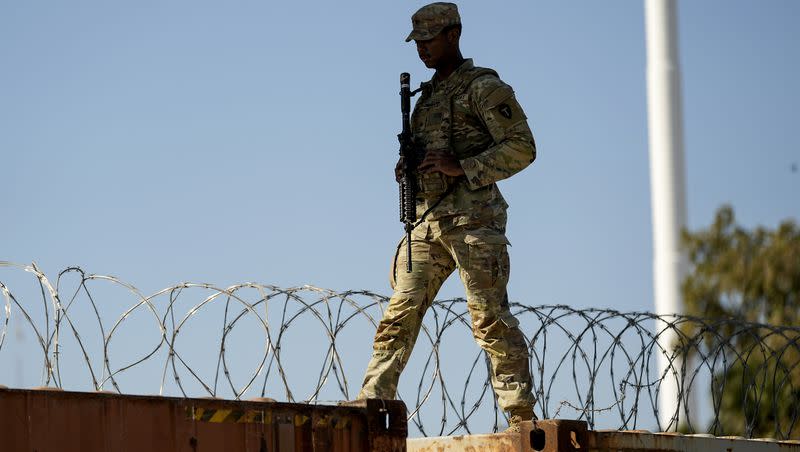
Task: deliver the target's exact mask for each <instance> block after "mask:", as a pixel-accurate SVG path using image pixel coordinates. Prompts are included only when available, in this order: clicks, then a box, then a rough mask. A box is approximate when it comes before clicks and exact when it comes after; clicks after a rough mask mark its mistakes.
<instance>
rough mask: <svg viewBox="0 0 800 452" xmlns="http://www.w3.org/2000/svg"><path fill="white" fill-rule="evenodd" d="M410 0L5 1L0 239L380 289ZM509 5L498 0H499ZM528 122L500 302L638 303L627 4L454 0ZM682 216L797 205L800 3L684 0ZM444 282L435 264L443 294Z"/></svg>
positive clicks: (213, 276) (640, 82) (647, 229)
mask: <svg viewBox="0 0 800 452" xmlns="http://www.w3.org/2000/svg"><path fill="white" fill-rule="evenodd" d="M423 3H424V2H419V1H413V2H375V1H344V2H255V1H241V2H209V1H200V2H198V1H192V2H188V1H171V2H160V1H143V2H101V1H77V2H66V3H65V2H46V1H43V2H21V1H10V0H5V1H3V2H2V3H0V61H2V67H3V70H2V71H0V99H2V101H0V168H2V184H3V189H2V191H0V206H2V210H1V211H0V212H2V221H0V244H1V245H2V246H0V250H1V251H0V255H2V259H5V260H11V261H15V262H30V261H36V262H38V263H39V264H40V266H41V267H42V268H43V269H44V270H45V271H48V272H55V271H56V270H59V269H61V268H63V267H65V266H67V265H79V266H82V267H84V268H85V269H86V270H87V271H90V272H96V273H112V274H115V275H118V276H120V277H122V278H123V279H125V280H127V281H130V282H132V283H134V284H137V285H138V286H140V287H142V288H143V289H150V290H155V289H157V288H161V287H165V286H167V285H172V284H173V283H176V282H179V281H184V280H190V281H200V280H202V281H209V282H215V283H217V284H228V283H234V282H241V281H245V280H255V281H259V282H267V283H273V284H276V285H280V286H290V285H297V284H306V283H309V284H315V285H319V286H323V287H328V288H332V289H337V290H340V289H349V288H367V289H372V290H375V291H378V292H382V293H388V292H389V289H388V282H387V273H388V265H389V259H390V257H391V254H392V251H393V248H394V245H395V242H396V240H397V239H398V238H399V237H400V236H401V225H400V223H399V222H398V221H397V218H396V217H397V212H396V211H397V206H396V198H397V196H396V194H395V192H396V184H395V182H394V180H393V178H392V168H393V164H394V161H395V159H396V154H397V144H396V138H395V134H396V133H397V131H398V128H399V106H398V105H399V104H398V96H397V90H398V88H397V85H398V83H397V79H398V74H399V73H400V72H401V71H409V72H411V74H412V77H413V80H414V81H421V80H423V79H427V78H429V77H430V75H431V73H430V72H429V71H428V70H426V69H425V68H424V67H423V66H422V64H421V63H420V62H419V61H418V60H417V58H416V55H415V51H414V48H413V44H407V43H405V42H403V38H405V35H406V33H407V32H408V30H409V27H410V20H409V16H410V14H411V13H413V12H414V11H415V10H416V9H417V7H419V6H420V5H422V4H423ZM499 5H502V6H499ZM460 8H461V14H462V18H463V22H464V36H463V42H462V48H463V53H464V54H465V56H467V57H472V58H474V60H475V63H476V64H478V65H483V66H489V67H493V68H496V69H497V70H498V71H499V73H500V75H501V76H502V77H503V78H504V79H505V80H506V81H507V82H509V83H510V84H512V85H513V86H514V88H515V90H516V91H517V93H518V97H519V99H520V101H521V103H522V105H523V106H524V108H525V109H526V112H527V115H528V116H529V118H530V124H531V126H532V128H533V131H534V133H535V135H536V139H537V143H538V147H539V154H538V159H537V161H536V162H535V164H534V165H533V166H532V167H530V168H529V169H527V170H526V171H524V172H523V173H520V174H518V175H517V176H515V177H514V178H513V179H511V180H509V181H507V182H504V183H502V185H501V188H502V190H503V192H504V193H505V195H506V197H507V198H508V200H509V202H510V204H511V209H510V212H509V216H510V221H509V237H510V239H511V242H512V244H513V246H512V248H511V253H512V282H511V288H510V289H511V297H512V298H513V299H515V300H518V301H521V302H525V303H529V304H545V303H565V304H571V305H574V306H606V307H615V308H619V309H624V310H647V309H650V307H651V305H652V295H651V292H652V290H651V288H652V281H651V280H652V278H651V268H652V251H651V225H650V195H649V193H650V186H649V174H648V154H647V130H646V103H645V78H644V75H645V53H644V34H643V33H644V25H643V7H642V2H640V1H628V2H597V3H586V2H580V3H579V2H538V1H537V2H531V1H507V2H503V3H502V4H500V3H495V2H477V1H465V2H461V4H460ZM679 13H680V19H679V20H680V22H679V30H680V52H681V60H682V61H681V63H682V68H683V81H684V98H685V102H684V105H685V124H686V137H685V141H686V159H687V176H688V177H687V181H688V202H689V223H690V226H693V227H696V226H701V225H705V224H708V223H709V222H710V221H711V219H712V216H713V213H714V211H715V209H716V208H717V207H718V206H719V205H720V204H722V203H731V204H732V205H733V206H734V208H735V209H736V213H737V216H738V217H739V218H740V220H741V221H742V222H743V223H744V224H746V225H755V224H765V225H775V224H777V223H778V222H779V221H780V220H781V219H784V218H788V217H791V218H795V219H797V218H798V216H800V196H798V194H800V170H798V171H799V172H797V173H792V171H791V165H792V164H797V165H800V137H799V136H798V134H797V130H798V125H800V124H798V118H799V117H800V115H799V114H798V108H799V107H798V105H800V82H798V80H800V47H799V45H798V43H800V29H798V27H796V23H795V18H797V17H800V4H798V3H797V2H795V1H792V0H784V1H769V2H753V1H729V0H725V1H704V2H680V3H679ZM460 293H461V288H460V284H458V282H457V281H452V280H451V281H450V282H449V283H448V284H447V286H446V287H445V289H444V291H443V292H442V295H443V296H454V295H459V294H460Z"/></svg>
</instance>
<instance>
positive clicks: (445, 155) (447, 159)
mask: <svg viewBox="0 0 800 452" xmlns="http://www.w3.org/2000/svg"><path fill="white" fill-rule="evenodd" d="M419 171H420V172H423V173H433V172H437V171H438V172H440V173H442V174H446V175H448V176H454V177H457V176H463V175H464V169H463V168H461V163H460V162H459V161H458V159H457V158H456V157H455V156H454V155H453V154H451V153H449V152H446V151H428V152H427V153H426V154H425V159H424V160H422V163H420V165H419Z"/></svg>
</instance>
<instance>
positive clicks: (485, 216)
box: [359, 4, 536, 411]
mask: <svg viewBox="0 0 800 452" xmlns="http://www.w3.org/2000/svg"><path fill="white" fill-rule="evenodd" d="M438 5H442V4H434V5H429V6H428V7H423V9H422V10H420V12H422V11H423V10H425V8H430V7H431V6H433V7H437V6H438ZM444 5H452V4H444ZM452 6H453V7H455V5H452ZM418 14H419V12H418V13H417V14H415V18H414V19H417V15H418ZM456 14H457V13H456ZM433 16H434V18H436V17H441V14H439V15H438V16H437V15H436V14H434V15H433ZM456 17H457V15H456ZM414 19H412V20H413V21H414V28H415V31H414V32H412V34H411V35H410V36H409V39H423V38H424V34H422V35H420V33H417V32H418V31H419V30H418V28H420V27H418V22H419V21H417V20H414ZM446 22H447V21H442V22H441V23H446ZM441 23H440V25H441ZM423 31H424V30H423ZM415 33H417V36H421V37H415ZM434 35H435V33H434ZM423 87H424V89H423V91H422V94H421V96H420V98H419V100H418V101H417V103H416V105H415V107H414V112H413V114H412V116H411V129H412V133H413V137H414V142H415V145H417V146H418V148H419V149H421V152H422V153H423V154H424V152H426V151H431V150H442V149H443V150H447V151H449V152H452V153H453V154H454V155H455V156H456V157H457V158H458V160H459V161H460V163H461V167H462V168H463V170H464V172H465V176H461V177H450V176H446V175H444V174H442V173H439V172H436V173H431V174H420V175H419V176H418V181H417V182H418V185H419V188H420V193H419V195H418V198H417V216H418V218H421V217H423V215H424V214H425V213H426V212H427V215H425V216H424V219H423V221H421V222H420V223H419V224H418V226H417V227H416V228H415V229H414V230H413V232H412V241H411V250H412V259H413V260H412V264H413V271H412V272H411V273H407V272H406V271H405V268H406V253H405V252H399V251H400V250H401V249H403V248H404V247H405V238H404V239H403V240H402V241H401V242H400V244H399V245H398V252H396V253H395V257H394V262H393V265H392V270H391V285H392V288H393V289H394V294H393V295H392V298H391V300H390V302H389V306H388V307H387V309H386V311H385V312H384V315H383V319H382V320H381V322H380V325H379V326H378V330H377V333H376V335H375V342H374V352H373V355H372V360H371V361H370V363H369V365H368V368H367V371H366V376H365V378H364V383H363V386H362V389H361V392H360V394H359V398H367V397H376V398H388V399H392V398H395V396H396V391H397V382H398V379H399V377H400V373H401V372H402V370H403V368H404V367H405V365H406V363H407V362H408V358H409V355H410V354H411V350H412V348H413V346H414V343H415V341H416V338H417V334H418V333H419V329H420V326H421V323H422V318H423V316H424V314H425V311H426V310H427V308H428V307H429V306H430V305H431V303H432V302H433V300H434V297H435V296H436V293H437V292H438V290H439V288H440V287H441V285H442V283H443V282H444V280H445V279H446V278H447V277H448V276H449V275H450V274H451V273H453V271H455V270H456V269H458V272H459V276H460V277H461V280H462V282H463V283H464V286H465V288H466V295H467V308H468V309H469V313H470V316H471V318H472V331H473V336H474V337H475V340H476V341H477V342H478V344H479V345H480V346H481V347H482V348H483V350H485V351H486V353H487V354H488V355H489V358H490V360H491V363H492V370H493V373H492V375H491V379H492V386H493V387H494V390H495V393H496V394H497V398H498V402H499V404H500V406H501V408H503V409H504V410H507V411H513V410H514V409H516V408H521V407H528V408H530V407H531V406H532V405H533V402H534V399H533V395H532V394H531V387H532V385H531V377H530V371H529V368H528V352H527V347H526V343H525V339H524V336H523V335H522V333H521V332H520V330H519V327H518V325H519V322H518V321H517V320H516V319H515V318H514V316H513V315H512V314H511V312H510V311H509V306H508V298H507V296H506V283H507V282H508V277H509V259H508V253H507V250H506V246H507V245H508V243H509V242H508V240H507V239H506V236H505V227H506V208H507V207H508V205H507V204H506V202H505V200H504V199H503V196H502V195H501V194H500V191H499V189H498V188H497V185H496V184H495V182H497V181H499V180H501V179H505V178H507V177H510V176H512V175H513V174H515V173H517V172H518V171H520V170H522V169H523V168H525V167H526V166H528V165H529V164H530V163H531V162H533V160H534V158H535V155H536V147H535V144H534V141H533V135H532V133H531V131H530V128H529V127H528V124H527V122H526V117H525V114H524V113H523V111H522V108H521V107H520V106H519V104H518V103H517V101H516V99H515V97H514V92H513V90H512V89H511V87H510V86H508V85H507V84H505V83H503V82H502V81H501V80H500V78H499V77H498V76H497V73H496V72H494V71H493V70H491V69H484V68H478V67H475V66H473V63H472V60H465V61H464V62H463V63H462V64H461V66H459V67H458V69H456V70H455V71H454V72H453V73H452V74H451V75H450V76H448V77H447V78H446V79H444V80H441V81H439V80H436V78H435V77H434V79H432V80H431V81H430V82H427V83H426V84H423ZM420 157H422V156H420Z"/></svg>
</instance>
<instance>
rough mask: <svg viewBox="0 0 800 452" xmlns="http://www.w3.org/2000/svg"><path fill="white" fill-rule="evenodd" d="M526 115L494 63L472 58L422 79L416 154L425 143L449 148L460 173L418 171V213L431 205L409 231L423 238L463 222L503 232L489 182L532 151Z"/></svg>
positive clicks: (501, 211)
mask: <svg viewBox="0 0 800 452" xmlns="http://www.w3.org/2000/svg"><path fill="white" fill-rule="evenodd" d="M526 119H527V118H526V116H525V113H524V112H523V111H522V108H521V107H520V105H519V103H517V100H516V98H515V97H514V91H513V90H512V89H511V87H510V86H508V85H507V84H505V83H503V81H501V80H500V78H499V77H498V76H497V73H496V72H494V71H493V70H491V69H485V68H479V67H475V66H474V65H473V64H472V60H471V59H467V60H465V61H464V63H462V64H461V66H459V67H458V69H456V70H455V71H454V72H453V73H452V74H450V76H449V77H447V78H446V79H444V80H441V81H437V80H435V78H434V79H432V80H431V81H430V82H426V83H424V84H423V91H422V94H421V96H420V98H419V99H418V100H417V103H416V105H415V106H414V111H413V113H412V116H411V132H412V135H413V138H414V143H415V145H416V146H417V148H418V149H419V153H420V155H419V158H420V160H421V158H422V157H424V154H425V152H427V151H429V150H434V149H437V150H438V149H446V150H449V151H450V152H452V153H453V154H454V155H455V156H456V157H457V158H458V159H459V161H460V162H461V167H462V168H463V169H464V173H465V176H461V177H457V178H454V177H450V176H446V175H443V174H441V173H433V174H420V175H418V178H417V183H418V185H419V189H420V191H419V196H418V197H417V216H418V217H421V216H422V214H423V213H424V212H426V211H428V210H429V209H430V212H428V214H427V216H426V221H425V222H423V223H422V224H420V225H419V226H418V227H417V228H416V229H415V231H414V233H415V234H416V235H425V236H428V237H429V238H430V237H431V235H438V234H441V233H442V232H445V231H447V230H449V229H452V228H454V227H457V226H462V225H470V226H474V227H484V226H485V227H491V228H494V229H500V230H503V231H504V229H505V211H506V208H507V207H508V204H506V202H505V200H504V199H503V196H502V195H501V194H500V190H499V189H498V188H497V184H496V182H497V181H499V180H502V179H505V178H507V177H510V176H512V175H514V174H516V173H517V172H519V171H521V170H522V169H524V168H525V167H526V166H528V165H530V164H531V163H532V162H533V160H534V158H535V157H536V144H535V142H534V139H533V134H532V133H531V130H530V128H529V127H528V123H527V120H526ZM445 193H446V195H445ZM437 201H439V202H438V204H436V203H437ZM434 205H435V206H434Z"/></svg>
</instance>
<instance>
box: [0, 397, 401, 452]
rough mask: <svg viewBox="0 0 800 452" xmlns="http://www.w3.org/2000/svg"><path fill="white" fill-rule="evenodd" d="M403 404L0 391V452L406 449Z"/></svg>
mask: <svg viewBox="0 0 800 452" xmlns="http://www.w3.org/2000/svg"><path fill="white" fill-rule="evenodd" d="M407 435H408V429H407V423H406V409H405V405H403V403H402V402H398V401H383V400H365V401H363V402H359V403H357V404H354V405H348V406H325V405H309V404H295V403H277V402H268V401H267V402H264V401H231V400H219V399H182V398H171V397H154V396H130V395H119V394H108V393H79V392H64V391H51V390H46V391H45V390H15V389H0V438H2V447H0V450H2V451H6V450H8V451H36V450H38V451H55V450H58V451H63V452H78V451H81V452H95V451H120V452H126V451H131V452H133V451H136V452H139V451H145V450H146V451H178V452H198V451H214V450H236V451H244V452H251V451H252V452H276V451H280V452H294V451H298V452H299V451H303V452H322V451H324V452H329V451H330V452H351V451H354V452H361V451H370V452H371V451H380V452H405V450H406V444H405V439H406V436H407Z"/></svg>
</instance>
